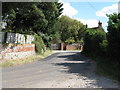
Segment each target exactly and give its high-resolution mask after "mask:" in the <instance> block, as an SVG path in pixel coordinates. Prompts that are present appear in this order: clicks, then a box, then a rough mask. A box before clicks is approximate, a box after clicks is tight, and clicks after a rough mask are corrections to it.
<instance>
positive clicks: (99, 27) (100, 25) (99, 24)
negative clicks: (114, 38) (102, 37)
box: [98, 21, 102, 30]
mask: <svg viewBox="0 0 120 90" xmlns="http://www.w3.org/2000/svg"><path fill="white" fill-rule="evenodd" d="M98 29H99V30H100V29H102V22H100V21H99V22H98Z"/></svg>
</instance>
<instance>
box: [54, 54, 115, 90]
mask: <svg viewBox="0 0 120 90" xmlns="http://www.w3.org/2000/svg"><path fill="white" fill-rule="evenodd" d="M57 57H58V58H64V61H65V62H61V63H54V65H56V66H64V67H66V68H68V69H67V71H66V70H62V71H61V72H65V73H68V74H69V73H73V74H77V76H84V77H86V78H88V79H89V80H95V81H96V82H95V83H91V85H96V86H98V87H105V88H111V87H112V86H109V84H107V83H109V80H107V79H105V78H104V77H102V76H98V75H96V74H95V68H96V66H95V64H93V62H91V60H90V59H88V58H86V57H84V56H82V55H81V53H80V52H77V53H72V54H68V55H61V56H57ZM66 61H67V62H66ZM63 69H64V68H63ZM105 83H106V84H105ZM113 87H114V85H113ZM103 90H106V89H103ZM113 90H117V89H114V88H113Z"/></svg>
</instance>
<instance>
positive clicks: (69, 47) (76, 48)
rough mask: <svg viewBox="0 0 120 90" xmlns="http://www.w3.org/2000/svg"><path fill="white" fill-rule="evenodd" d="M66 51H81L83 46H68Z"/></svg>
mask: <svg viewBox="0 0 120 90" xmlns="http://www.w3.org/2000/svg"><path fill="white" fill-rule="evenodd" d="M66 50H81V45H66Z"/></svg>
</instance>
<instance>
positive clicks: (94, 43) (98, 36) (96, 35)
mask: <svg viewBox="0 0 120 90" xmlns="http://www.w3.org/2000/svg"><path fill="white" fill-rule="evenodd" d="M103 40H106V33H105V32H104V31H101V30H93V29H88V30H87V31H86V34H85V38H84V49H83V52H84V53H89V54H91V55H100V54H101V52H100V51H101V50H100V49H102V48H101V46H100V43H102V42H103Z"/></svg>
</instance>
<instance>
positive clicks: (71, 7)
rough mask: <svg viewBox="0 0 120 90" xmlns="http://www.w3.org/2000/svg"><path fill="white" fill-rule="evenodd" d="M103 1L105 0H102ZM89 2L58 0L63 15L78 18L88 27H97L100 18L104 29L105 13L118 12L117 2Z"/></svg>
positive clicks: (110, 0)
mask: <svg viewBox="0 0 120 90" xmlns="http://www.w3.org/2000/svg"><path fill="white" fill-rule="evenodd" d="M104 1H105V0H104ZM104 1H101V2H91V1H90V0H89V1H88V0H87V1H80V0H78V1H75V0H60V2H62V3H63V4H64V5H63V8H64V11H63V15H67V16H69V17H71V18H74V19H77V20H80V21H81V22H82V23H83V24H87V25H88V27H90V28H91V27H97V26H98V21H99V20H100V21H101V22H102V24H103V28H104V29H105V31H106V28H107V22H108V18H107V16H106V14H111V13H114V12H116V13H118V2H115V0H113V1H112V0H109V2H104Z"/></svg>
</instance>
